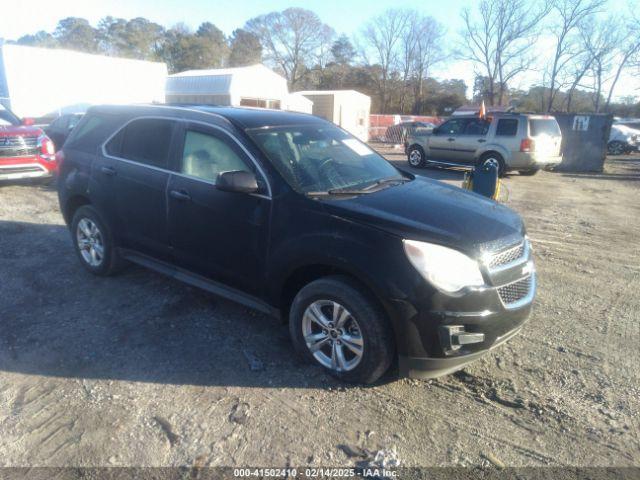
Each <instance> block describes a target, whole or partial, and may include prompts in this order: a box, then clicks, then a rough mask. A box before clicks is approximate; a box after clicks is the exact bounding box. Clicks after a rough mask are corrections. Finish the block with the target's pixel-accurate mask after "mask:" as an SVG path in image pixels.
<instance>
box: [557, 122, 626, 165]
mask: <svg viewBox="0 0 640 480" xmlns="http://www.w3.org/2000/svg"><path fill="white" fill-rule="evenodd" d="M554 116H555V117H556V120H557V121H558V125H560V130H561V131H562V163H560V165H558V166H557V167H556V170H561V171H565V172H601V171H602V169H603V166H604V159H605V157H606V155H607V141H608V139H609V132H610V130H611V124H612V122H613V116H612V115H609V114H602V113H595V114H578V113H556V114H555V115H554Z"/></svg>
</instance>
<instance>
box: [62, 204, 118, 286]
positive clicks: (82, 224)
mask: <svg viewBox="0 0 640 480" xmlns="http://www.w3.org/2000/svg"><path fill="white" fill-rule="evenodd" d="M71 235H72V238H73V244H74V246H75V248H76V253H77V254H78V257H79V258H80V262H81V263H82V266H83V267H85V268H86V269H87V270H88V271H90V272H91V273H93V274H94V275H100V276H106V275H112V274H114V273H116V272H117V271H118V270H120V269H121V267H122V266H123V263H124V262H123V260H122V259H121V258H120V255H119V254H118V251H117V249H116V248H115V244H114V242H113V236H112V234H111V231H110V230H109V228H108V227H107V224H106V223H105V222H104V221H103V220H102V218H101V217H100V215H99V214H98V212H97V210H96V209H95V208H93V207H92V206H91V205H83V206H82V207H80V208H78V210H76V212H75V214H74V215H73V221H72V222H71Z"/></svg>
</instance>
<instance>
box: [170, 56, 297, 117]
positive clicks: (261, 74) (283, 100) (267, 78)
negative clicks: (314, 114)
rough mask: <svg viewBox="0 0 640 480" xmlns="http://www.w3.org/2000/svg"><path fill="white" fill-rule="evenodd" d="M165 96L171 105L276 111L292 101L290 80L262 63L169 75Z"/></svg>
mask: <svg viewBox="0 0 640 480" xmlns="http://www.w3.org/2000/svg"><path fill="white" fill-rule="evenodd" d="M165 94H166V101H167V103H198V104H208V105H224V106H233V107H239V106H245V107H262V108H275V109H286V108H287V106H288V99H289V90H288V88H287V80H286V79H285V78H284V77H282V76H280V75H278V74H277V73H275V72H274V71H272V70H271V69H270V68H267V67H265V66H264V65H262V64H257V65H251V66H248V67H237V68H220V69H211V70H188V71H186V72H180V73H176V74H174V75H169V77H167V84H166V91H165ZM292 102H294V103H295V98H294V99H292ZM296 106H297V107H298V108H303V107H304V106H300V105H299V102H298V103H296ZM308 107H309V106H308V105H306V108H308ZM309 111H310V109H309Z"/></svg>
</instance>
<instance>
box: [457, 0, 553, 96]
mask: <svg viewBox="0 0 640 480" xmlns="http://www.w3.org/2000/svg"><path fill="white" fill-rule="evenodd" d="M550 8H551V7H550V3H549V2H548V1H545V2H543V3H540V2H529V1H527V0H480V2H479V3H478V15H474V14H472V13H471V11H470V10H469V9H464V10H463V11H462V20H463V22H464V30H463V48H462V50H461V57H462V58H465V59H467V60H471V61H472V62H474V63H476V64H478V65H480V66H481V68H482V69H483V70H484V72H483V74H484V76H486V77H487V78H488V80H489V85H490V86H489V92H488V94H489V98H488V100H489V104H490V105H495V104H496V100H497V103H498V104H501V103H502V102H503V100H504V97H505V93H506V90H507V84H508V83H509V81H511V80H513V78H514V77H516V76H517V75H519V74H520V73H522V72H524V71H526V70H528V69H529V67H530V65H531V62H532V59H531V56H532V51H533V50H532V46H533V45H534V43H535V40H536V39H537V36H538V33H539V26H540V22H541V21H542V19H543V18H544V17H545V16H546V15H547V14H548V13H549V10H550ZM496 86H497V89H498V92H496V91H495V90H496ZM496 97H497V98H496Z"/></svg>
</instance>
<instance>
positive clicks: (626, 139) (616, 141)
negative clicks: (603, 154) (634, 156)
mask: <svg viewBox="0 0 640 480" xmlns="http://www.w3.org/2000/svg"><path fill="white" fill-rule="evenodd" d="M638 150H640V130H636V129H634V128H630V127H627V126H625V125H620V124H614V125H612V126H611V133H610V134H609V142H608V143H607V152H608V153H609V155H622V154H624V153H631V152H637V151H638Z"/></svg>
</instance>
